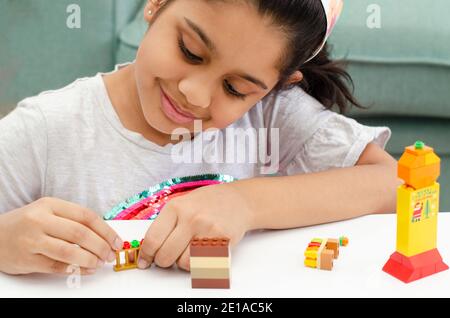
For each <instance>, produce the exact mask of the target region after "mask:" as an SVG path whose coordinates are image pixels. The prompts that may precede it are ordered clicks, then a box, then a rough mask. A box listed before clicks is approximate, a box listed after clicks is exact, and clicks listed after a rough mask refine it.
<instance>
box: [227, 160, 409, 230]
mask: <svg viewBox="0 0 450 318" xmlns="http://www.w3.org/2000/svg"><path fill="white" fill-rule="evenodd" d="M399 184H400V181H399V179H397V176H396V170H395V166H393V165H384V164H372V165H358V166H354V167H351V168H341V169H332V170H328V171H324V172H319V173H310V174H301V175H294V176H283V177H265V178H254V179H246V180H240V181H237V182H234V183H231V184H230V185H231V186H233V187H234V188H235V189H236V190H237V191H239V192H240V193H241V194H242V195H244V196H245V197H246V198H248V199H249V200H248V202H249V205H250V206H249V208H250V209H249V210H250V211H252V212H251V213H252V214H253V215H252V217H251V219H252V222H251V223H252V226H251V227H252V228H251V229H284V228H294V227H302V226H308V225H313V224H320V223H328V222H333V221H338V220H343V219H349V218H354V217H357V216H362V215H366V214H371V213H388V212H394V211H395V206H396V188H397V186H398V185H399Z"/></svg>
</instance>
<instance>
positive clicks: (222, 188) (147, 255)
mask: <svg viewBox="0 0 450 318" xmlns="http://www.w3.org/2000/svg"><path fill="white" fill-rule="evenodd" d="M251 222H252V212H251V211H250V208H249V205H248V203H247V200H246V199H245V197H243V196H242V195H241V194H240V193H239V192H238V191H237V190H236V189H235V188H234V187H233V185H232V184H231V183H229V184H218V185H211V186H206V187H202V188H198V189H195V190H193V191H192V192H190V193H188V194H185V195H182V196H179V197H175V198H173V199H171V200H170V201H169V202H168V203H167V204H166V205H165V206H164V208H163V209H162V211H161V213H160V215H159V216H158V217H157V218H156V220H155V221H154V222H153V224H152V225H151V226H150V228H149V230H148V231H147V233H146V235H145V238H144V243H143V244H142V247H141V251H140V254H139V255H140V256H139V262H138V264H139V268H147V267H148V266H150V265H151V264H152V263H153V262H154V263H155V264H156V265H158V266H160V267H171V266H172V265H173V264H175V263H177V265H178V267H179V268H181V269H184V270H187V271H188V270H189V257H190V255H189V243H190V241H191V239H192V238H193V237H227V238H229V239H230V245H231V246H233V245H235V244H236V243H238V242H239V241H240V240H241V239H242V237H243V236H244V235H245V233H246V232H247V231H248V230H250V229H251V227H250V226H251Z"/></svg>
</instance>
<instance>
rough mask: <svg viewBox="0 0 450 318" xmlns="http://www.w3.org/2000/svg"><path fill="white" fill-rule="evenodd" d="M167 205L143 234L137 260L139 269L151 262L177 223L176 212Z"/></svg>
mask: <svg viewBox="0 0 450 318" xmlns="http://www.w3.org/2000/svg"><path fill="white" fill-rule="evenodd" d="M167 207H168V206H167V205H166V206H165V208H164V209H163V210H162V211H161V213H160V215H159V216H158V217H157V218H156V220H155V221H154V222H153V223H152V225H151V226H150V228H149V229H148V231H147V233H146V234H145V238H144V242H143V243H142V247H141V250H140V253H139V260H138V267H139V268H141V269H144V268H147V267H149V266H150V265H151V264H152V263H153V259H154V257H155V254H156V252H157V251H158V249H159V248H160V247H161V245H162V244H163V243H164V241H165V240H166V238H167V237H168V236H169V235H170V233H171V232H172V231H173V229H174V227H175V225H176V224H177V216H176V214H175V213H174V212H173V211H171V210H170V209H168V208H167Z"/></svg>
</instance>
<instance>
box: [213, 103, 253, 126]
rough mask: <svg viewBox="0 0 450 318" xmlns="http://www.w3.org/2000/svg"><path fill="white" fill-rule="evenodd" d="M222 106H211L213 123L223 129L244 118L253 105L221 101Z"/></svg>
mask: <svg viewBox="0 0 450 318" xmlns="http://www.w3.org/2000/svg"><path fill="white" fill-rule="evenodd" d="M221 104H222V107H217V108H211V124H212V126H213V127H216V128H219V129H223V128H226V127H228V126H229V125H231V124H232V123H234V122H235V121H237V120H239V119H240V118H242V117H243V116H244V115H245V114H246V113H247V112H248V111H249V110H250V109H251V106H246V105H241V103H239V102H237V103H232V102H231V103H230V102H224V103H221Z"/></svg>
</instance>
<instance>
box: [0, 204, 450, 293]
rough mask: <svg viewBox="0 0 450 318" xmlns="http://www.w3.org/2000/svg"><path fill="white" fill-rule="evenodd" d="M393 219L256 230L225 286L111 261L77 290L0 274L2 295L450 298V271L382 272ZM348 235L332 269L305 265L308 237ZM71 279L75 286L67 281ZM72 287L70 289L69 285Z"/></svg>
mask: <svg viewBox="0 0 450 318" xmlns="http://www.w3.org/2000/svg"><path fill="white" fill-rule="evenodd" d="M110 223H111V224H112V226H113V227H114V228H115V229H116V230H117V231H118V233H119V234H120V235H122V237H123V238H124V239H127V240H132V239H136V238H137V239H139V238H141V237H143V235H144V233H145V231H146V229H147V227H148V226H149V225H150V223H148V222H146V221H121V222H110ZM449 229H450V213H441V214H440V216H439V232H438V249H439V251H440V253H441V255H442V257H443V258H444V261H446V263H447V264H449V263H450V244H449V243H450V231H449ZM395 231H396V216H395V214H390V215H371V216H366V217H361V218H357V219H353V220H349V221H343V222H337V223H331V224H326V225H319V226H313V227H308V228H300V229H292V230H283V231H258V232H252V233H249V234H247V235H246V237H245V238H244V239H243V240H242V241H241V242H240V243H239V245H238V246H236V247H235V248H234V249H233V250H232V267H231V273H232V276H231V289H229V290H213V289H191V287H190V275H189V273H186V272H183V271H180V270H178V269H176V268H172V269H161V268H155V267H152V268H151V269H149V270H144V271H142V270H129V271H123V272H118V273H116V272H114V271H113V270H112V264H107V265H105V267H104V268H102V269H100V270H99V271H98V272H97V274H95V275H93V276H88V277H84V276H83V277H81V280H80V285H79V288H76V287H74V286H76V285H73V284H67V278H66V277H62V276H49V275H29V276H9V275H5V274H1V273H0V297H133V298H134V297H139V296H143V297H199V298H203V297H227V298H228V297H231V298H234V297H245V298H247V297H256V298H259V297H269V298H277V297H409V296H413V297H450V271H449V270H447V271H444V272H441V273H438V274H436V275H433V276H429V277H427V278H424V279H422V280H419V281H415V282H412V283H410V284H404V283H403V282H401V281H399V280H397V279H395V278H393V277H391V276H390V275H388V274H386V273H384V272H383V271H382V270H381V268H382V267H383V265H384V263H385V262H386V261H387V260H388V258H389V256H390V254H391V253H392V252H394V250H395V239H396V232H395ZM341 235H346V236H348V237H349V240H350V243H349V245H348V246H347V247H341V249H340V256H339V258H338V259H337V260H335V262H334V269H333V270H332V271H322V270H318V269H312V268H307V267H305V266H304V265H303V261H304V256H303V253H304V250H305V248H306V246H307V244H308V242H309V241H310V240H311V239H312V238H314V237H324V238H326V237H336V238H338V237H339V236H341ZM72 282H73V281H72ZM69 286H71V287H69Z"/></svg>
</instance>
